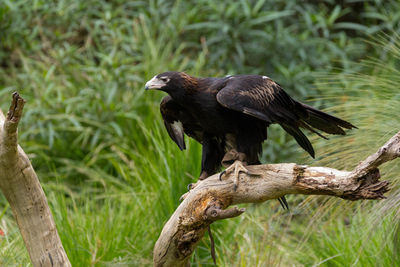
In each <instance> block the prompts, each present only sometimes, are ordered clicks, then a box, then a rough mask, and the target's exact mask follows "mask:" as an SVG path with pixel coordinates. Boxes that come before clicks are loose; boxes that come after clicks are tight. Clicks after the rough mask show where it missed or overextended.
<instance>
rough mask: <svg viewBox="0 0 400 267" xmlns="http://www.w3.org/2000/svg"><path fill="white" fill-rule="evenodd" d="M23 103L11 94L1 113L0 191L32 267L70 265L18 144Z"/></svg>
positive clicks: (30, 167) (16, 94) (35, 179)
mask: <svg viewBox="0 0 400 267" xmlns="http://www.w3.org/2000/svg"><path fill="white" fill-rule="evenodd" d="M24 104H25V101H24V100H23V99H22V98H21V97H20V96H19V95H18V93H14V94H13V100H12V103H11V106H10V109H9V111H8V113H7V116H6V117H4V115H3V113H2V112H1V111H0V170H1V171H0V189H1V191H2V192H3V194H4V196H5V197H6V199H7V201H8V202H9V203H10V207H11V209H12V211H13V214H14V217H15V219H16V221H17V224H18V227H19V229H20V232H21V235H22V238H23V239H24V242H25V245H26V248H27V250H28V253H29V256H30V258H31V261H32V264H33V266H35V267H36V266H71V264H70V262H69V260H68V257H67V254H66V253H65V251H64V248H63V246H62V244H61V240H60V237H59V236H58V233H57V229H56V225H55V223H54V220H53V216H52V215H51V212H50V209H49V206H48V204H47V200H46V196H45V194H44V192H43V189H42V187H41V185H40V183H39V180H38V178H37V176H36V173H35V171H34V169H33V167H32V165H31V163H30V161H29V159H28V157H27V155H26V154H25V152H24V151H23V150H22V148H21V147H20V146H19V145H18V141H17V128H18V123H19V121H20V119H21V116H22V110H23V108H24Z"/></svg>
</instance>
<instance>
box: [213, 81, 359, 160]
mask: <svg viewBox="0 0 400 267" xmlns="http://www.w3.org/2000/svg"><path fill="white" fill-rule="evenodd" d="M217 101H218V102H219V103H220V104H221V105H222V106H224V107H226V108H229V109H232V110H236V111H239V112H242V113H245V114H247V115H250V116H253V117H256V118H258V119H260V120H263V121H266V122H268V123H279V124H280V125H281V126H282V127H283V129H285V131H286V132H288V133H289V134H290V135H292V136H293V137H294V138H295V139H296V141H297V143H298V144H299V145H300V146H301V147H302V148H304V149H305V150H306V151H307V152H308V153H309V154H310V155H311V156H313V157H314V149H313V147H312V145H311V143H310V141H309V140H308V139H307V137H306V136H305V135H304V134H303V132H302V131H301V130H300V129H299V128H300V127H302V128H306V129H308V130H310V131H311V132H314V133H316V134H318V135H319V136H321V137H323V138H326V137H324V136H323V135H321V134H320V133H319V132H317V131H316V130H315V129H318V130H321V131H323V132H326V133H329V134H345V132H344V131H343V129H342V128H347V129H350V128H356V127H355V126H354V125H352V124H351V123H349V122H346V121H344V120H342V119H339V118H337V117H334V116H332V115H329V114H327V113H325V112H322V111H320V110H317V109H315V108H312V107H310V106H307V105H305V104H302V103H300V102H298V101H296V100H294V99H293V98H291V97H290V96H289V95H288V94H287V93H286V92H285V91H284V90H283V89H282V88H281V87H280V85H279V84H277V83H275V82H274V81H272V80H271V79H269V78H265V77H261V76H257V75H244V76H234V77H231V78H230V79H229V80H228V81H227V83H226V85H225V87H223V88H221V89H220V91H219V92H218V93H217ZM314 128H315V129H314Z"/></svg>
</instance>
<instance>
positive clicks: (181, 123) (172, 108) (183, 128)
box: [160, 96, 203, 150]
mask: <svg viewBox="0 0 400 267" xmlns="http://www.w3.org/2000/svg"><path fill="white" fill-rule="evenodd" d="M160 111H161V115H162V117H163V120H164V125H165V128H166V129H167V132H168V135H169V136H170V137H171V139H172V140H173V141H174V142H175V143H176V144H177V145H178V147H179V148H180V149H181V150H184V149H186V146H185V140H184V135H185V134H187V135H188V136H190V137H192V138H194V139H195V140H197V141H198V142H200V143H201V142H202V139H203V134H202V133H203V131H202V128H201V126H200V124H199V123H197V122H196V120H195V119H194V118H193V117H192V116H191V115H190V114H189V113H188V112H187V111H185V110H184V109H183V108H182V107H181V106H180V105H178V104H177V103H176V102H175V101H174V100H173V99H172V98H171V97H170V96H166V97H164V98H163V99H162V101H161V104H160Z"/></svg>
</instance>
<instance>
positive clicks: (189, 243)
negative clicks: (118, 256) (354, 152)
mask: <svg viewBox="0 0 400 267" xmlns="http://www.w3.org/2000/svg"><path fill="white" fill-rule="evenodd" d="M397 157H400V132H399V133H397V134H396V135H395V136H393V137H392V138H391V139H390V140H389V141H388V142H387V143H386V144H385V145H384V146H382V148H380V149H379V150H378V151H377V152H376V153H375V154H373V155H371V156H369V157H368V158H367V159H366V160H365V161H363V162H361V163H360V164H359V165H358V166H357V167H356V168H355V169H354V170H353V171H351V172H349V171H341V170H337V169H332V168H327V167H309V166H306V165H297V164H294V163H283V164H266V165H254V166H247V167H246V168H247V169H248V170H249V173H253V174H257V175H256V176H254V175H249V174H246V173H244V172H243V173H241V174H240V178H239V180H240V181H239V186H238V188H237V190H236V191H235V190H234V187H235V186H234V185H235V181H234V180H235V179H232V177H231V176H229V175H228V177H226V179H223V180H222V181H220V180H219V174H216V175H213V176H211V177H209V178H207V179H205V180H202V181H199V182H197V183H196V184H195V185H194V186H192V190H191V191H190V192H188V193H186V194H185V195H184V196H183V199H184V200H183V202H182V203H181V204H180V205H179V207H178V208H177V209H176V211H175V212H174V214H173V215H172V216H171V218H170V219H169V220H168V222H167V223H166V224H165V226H164V229H163V230H162V232H161V234H160V237H159V239H158V240H157V242H156V244H155V247H154V251H153V253H154V254H153V263H154V266H164V267H167V266H185V265H186V264H187V262H188V260H189V258H190V256H191V254H192V253H193V251H194V249H195V247H196V245H197V244H198V242H199V241H200V239H201V238H202V237H203V235H204V232H205V231H206V230H207V227H208V226H209V225H210V224H211V223H212V222H214V221H216V220H219V219H225V218H231V217H234V216H238V215H240V214H241V213H243V212H244V209H238V208H236V207H235V208H233V209H226V208H228V207H229V206H230V205H234V204H239V203H257V202H263V201H266V200H269V199H276V198H279V197H282V196H284V195H287V194H307V195H331V196H336V197H340V198H344V199H349V200H358V199H382V198H384V193H385V192H387V191H388V185H389V182H387V181H380V180H379V178H380V174H379V170H378V166H380V165H381V164H383V163H384V162H387V161H390V160H393V159H395V158H397Z"/></svg>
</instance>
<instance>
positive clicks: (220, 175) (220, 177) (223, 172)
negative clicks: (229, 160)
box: [219, 170, 226, 181]
mask: <svg viewBox="0 0 400 267" xmlns="http://www.w3.org/2000/svg"><path fill="white" fill-rule="evenodd" d="M225 173H226V170H223V171H222V172H221V173H220V174H219V180H220V181H222V176H223V175H224V174H225Z"/></svg>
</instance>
